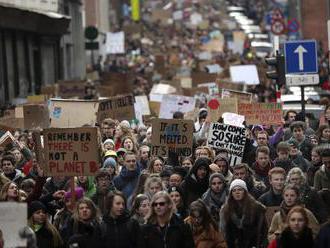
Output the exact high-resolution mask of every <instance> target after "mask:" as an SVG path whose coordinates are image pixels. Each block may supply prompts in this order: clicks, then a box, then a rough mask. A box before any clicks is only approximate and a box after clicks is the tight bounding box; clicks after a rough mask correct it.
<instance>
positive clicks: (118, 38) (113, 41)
mask: <svg viewBox="0 0 330 248" xmlns="http://www.w3.org/2000/svg"><path fill="white" fill-rule="evenodd" d="M106 44H107V53H109V54H123V53H125V33H124V32H123V31H121V32H116V33H111V32H108V33H107V42H106Z"/></svg>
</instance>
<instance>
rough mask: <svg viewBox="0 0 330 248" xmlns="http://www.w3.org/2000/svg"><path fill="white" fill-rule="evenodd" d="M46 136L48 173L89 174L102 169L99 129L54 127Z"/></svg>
mask: <svg viewBox="0 0 330 248" xmlns="http://www.w3.org/2000/svg"><path fill="white" fill-rule="evenodd" d="M43 137H44V158H45V174H46V175H47V176H79V175H80V176H83V175H84V176H88V175H95V173H96V172H97V171H98V169H99V155H100V154H99V146H98V136H97V128H94V127H83V128H50V129H45V130H44V132H43Z"/></svg>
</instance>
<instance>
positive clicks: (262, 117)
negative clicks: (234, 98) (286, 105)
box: [238, 103, 282, 125]
mask: <svg viewBox="0 0 330 248" xmlns="http://www.w3.org/2000/svg"><path fill="white" fill-rule="evenodd" d="M238 114H240V115H244V116H245V121H246V123H247V124H249V125H259V124H264V125H279V124H281V123H282V105H281V104H280V103H239V104H238Z"/></svg>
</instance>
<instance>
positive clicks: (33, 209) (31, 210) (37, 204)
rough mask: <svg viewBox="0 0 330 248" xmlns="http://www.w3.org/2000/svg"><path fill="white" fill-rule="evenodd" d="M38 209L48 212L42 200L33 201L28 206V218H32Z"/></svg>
mask: <svg viewBox="0 0 330 248" xmlns="http://www.w3.org/2000/svg"><path fill="white" fill-rule="evenodd" d="M38 210H44V211H45V212H47V208H46V206H45V205H44V204H43V203H42V202H40V201H33V202H31V204H30V205H29V208H28V218H31V216H32V215H33V214H34V213H35V212H37V211H38Z"/></svg>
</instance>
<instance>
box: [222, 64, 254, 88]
mask: <svg viewBox="0 0 330 248" xmlns="http://www.w3.org/2000/svg"><path fill="white" fill-rule="evenodd" d="M229 70H230V77H231V80H232V81H233V82H244V83H245V84H248V85H256V84H260V82H259V75H258V71H257V67H256V65H235V66H230V68H229Z"/></svg>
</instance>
